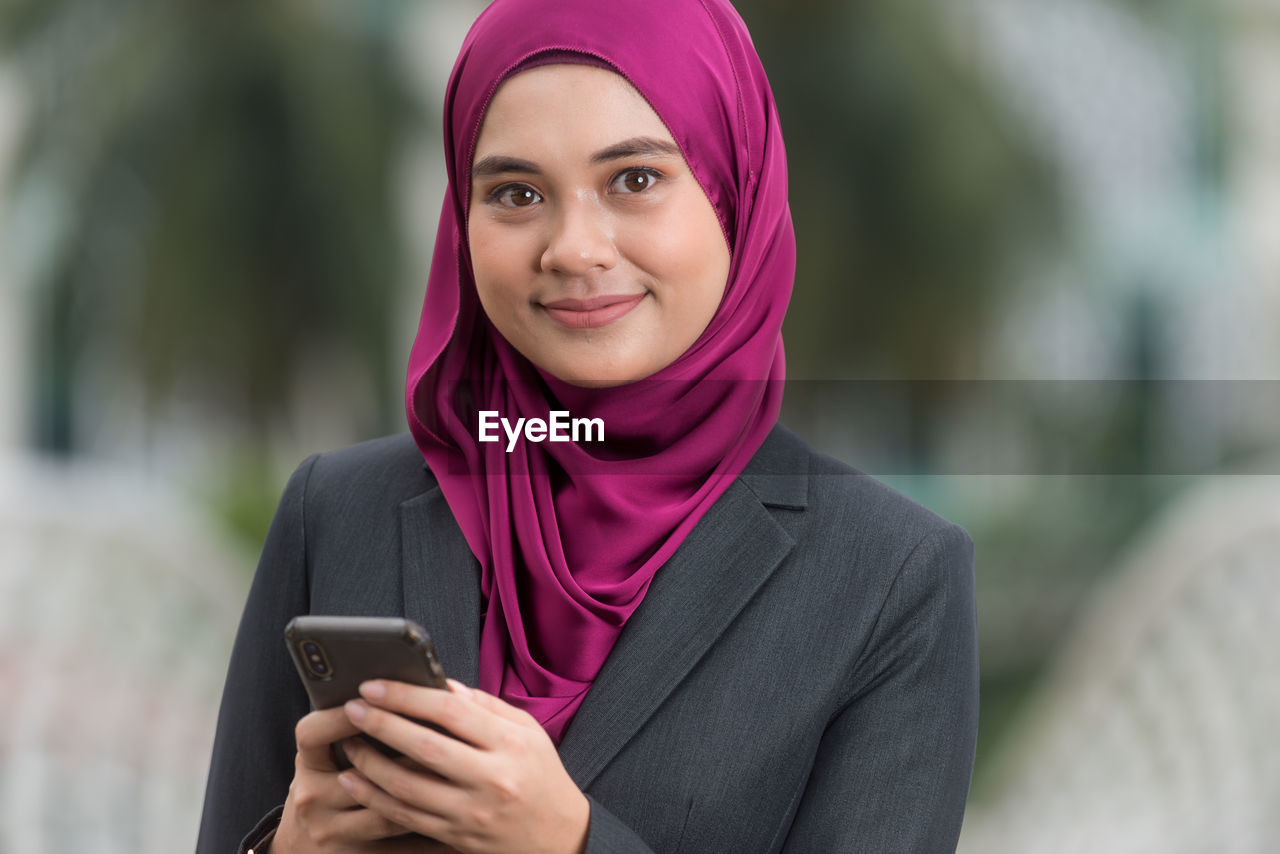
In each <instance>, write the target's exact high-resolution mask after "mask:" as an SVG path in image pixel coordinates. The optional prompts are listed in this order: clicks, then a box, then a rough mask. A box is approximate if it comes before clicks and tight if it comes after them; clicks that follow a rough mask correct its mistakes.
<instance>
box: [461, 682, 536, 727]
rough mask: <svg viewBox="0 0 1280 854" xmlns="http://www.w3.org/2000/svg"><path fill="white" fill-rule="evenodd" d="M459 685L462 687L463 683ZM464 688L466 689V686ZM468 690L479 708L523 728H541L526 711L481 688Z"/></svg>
mask: <svg viewBox="0 0 1280 854" xmlns="http://www.w3.org/2000/svg"><path fill="white" fill-rule="evenodd" d="M449 681H450V682H452V681H453V680H452V679H450V680H449ZM458 684H459V685H461V684H462V683H458ZM463 687H464V688H465V687H466V686H463ZM466 690H467V691H468V692H470V697H471V701H472V702H474V703H475V704H476V705H477V706H479V707H480V708H482V709H485V710H487V711H490V712H493V713H494V714H495V715H497V716H498V717H500V718H503V719H504V720H508V721H510V722H511V723H513V724H520V725H521V726H528V725H529V724H531V723H532V724H535V725H537V726H541V724H538V721H537V719H536V718H534V716H533V715H531V714H529V713H528V712H526V711H525V710H524V709H521V708H518V707H516V706H513V705H511V704H510V703H508V702H507V701H506V700H504V699H502V698H501V697H495V696H493V695H492V694H487V693H485V692H484V691H481V690H480V689H479V688H467V689H466Z"/></svg>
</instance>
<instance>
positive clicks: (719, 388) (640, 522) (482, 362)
mask: <svg viewBox="0 0 1280 854" xmlns="http://www.w3.org/2000/svg"><path fill="white" fill-rule="evenodd" d="M549 53H550V55H548V54H549ZM548 61H555V62H584V63H588V64H593V65H603V66H604V67H607V68H611V69H614V70H616V71H617V72H618V73H620V74H621V75H622V76H623V77H625V78H626V79H627V80H629V81H630V82H631V83H632V85H634V86H635V87H636V89H637V90H639V91H640V93H641V94H643V95H644V96H645V98H647V99H648V101H649V103H650V104H651V105H652V107H653V109H654V110H655V111H656V112H657V114H658V116H659V117H660V118H661V119H662V120H663V122H664V123H665V124H666V126H667V128H668V129H669V130H670V131H671V134H672V136H673V138H674V139H675V141H676V142H677V144H679V146H680V149H681V151H682V152H683V153H684V157H685V160H686V161H687V162H688V164H689V167H690V168H691V169H692V171H693V174H694V176H695V177H696V178H697V180H698V182H699V183H700V184H701V186H702V188H703V190H704V191H705V192H706V194H707V197H708V198H709V199H710V201H711V204H712V206H713V207H714V208H715V211H716V214H717V216H718V217H719V220H720V223H721V225H722V226H723V228H724V232H725V236H726V239H727V240H728V243H729V248H730V253H731V257H732V262H731V266H730V270H729V280H728V283H727V286H726V289H725V293H724V297H723V298H722V300H721V303H720V306H719V308H718V309H717V311H716V314H715V316H714V317H713V319H712V321H711V323H710V325H709V326H708V327H707V329H706V331H705V332H704V333H703V334H702V336H701V337H700V338H699V339H698V340H697V341H696V342H695V343H694V344H693V346H691V347H690V348H689V350H687V351H686V352H685V353H684V354H683V355H682V356H681V357H679V358H678V359H676V361H675V362H673V363H672V364H670V365H668V366H667V367H666V368H664V369H662V370H661V371H659V372H658V373H657V374H655V375H654V376H652V377H650V378H649V379H646V380H642V381H640V382H637V383H632V384H630V385H626V386H621V387H617V388H612V389H584V388H578V387H574V386H571V385H568V384H566V383H564V382H561V381H559V380H557V379H556V378H555V377H553V376H551V375H549V374H546V373H545V372H543V371H540V370H539V369H538V368H537V367H536V366H534V365H532V364H531V363H529V362H528V361H527V360H526V359H525V358H524V357H523V356H521V355H520V354H519V353H518V352H517V351H516V350H515V349H514V348H513V347H511V345H510V344H508V343H507V342H506V341H505V340H504V339H503V338H502V337H501V335H499V334H498V333H497V332H496V331H495V330H494V328H493V327H492V326H491V325H490V324H489V322H488V320H487V319H486V318H485V316H484V313H483V311H482V309H481V308H480V304H479V300H478V297H477V296H476V290H475V284H474V280H473V278H472V271H471V256H470V249H469V247H468V244H467V232H466V222H467V206H468V199H469V196H470V168H471V159H472V155H473V153H474V149H475V143H476V138H477V136H478V135H479V131H480V122H481V119H482V118H483V116H484V111H485V108H486V107H487V105H488V103H489V100H490V99H491V98H492V96H493V94H494V91H495V90H496V89H497V88H498V85H499V84H500V83H501V82H502V81H503V80H504V79H505V78H506V77H507V76H509V75H511V74H512V73H514V72H516V71H520V70H524V69H525V68H528V67H531V66H533V65H538V64H544V63H546V62H548ZM444 132H445V153H446V159H447V162H448V167H449V188H448V192H447V193H446V196H445V201H444V208H443V210H442V211H441V214H440V228H439V231H438V233H437V235H436V247H435V255H434V258H433V261H432V265H431V274H430V277H429V279H428V283H427V293H426V300H425V303H424V305H423V309H422V319H421V322H420V325H419V328H418V335H417V339H416V340H415V341H414V345H413V352H412V355H411V357H410V360H409V377H408V387H407V393H406V408H407V410H408V417H409V426H410V429H411V430H412V432H413V436H414V438H415V440H416V441H417V444H418V447H419V448H420V449H421V451H422V455H423V457H424V458H425V459H426V462H427V464H428V465H429V466H430V468H431V470H432V471H433V472H434V473H435V475H436V477H437V478H438V480H439V482H440V486H441V488H442V490H443V491H444V496H445V499H446V500H447V501H448V503H449V507H450V509H451V510H452V511H453V515H454V516H455V518H456V519H457V521H458V524H459V526H460V527H461V528H462V532H463V534H464V535H465V536H466V539H467V542H468V544H469V545H470V547H471V550H472V552H473V553H474V554H475V556H476V558H477V559H478V560H479V562H480V566H481V592H482V594H483V597H484V602H485V613H484V615H483V617H482V621H481V622H482V624H481V633H480V687H481V688H482V689H484V690H486V691H488V692H490V693H495V694H498V695H499V696H501V697H503V698H504V699H506V700H507V701H508V702H510V703H513V704H515V705H517V706H519V707H521V708H524V709H525V710H527V711H528V712H530V713H531V714H532V715H533V716H534V717H535V718H537V719H538V720H539V721H540V722H541V723H542V725H543V726H544V728H545V729H546V730H547V732H548V733H549V734H550V735H551V737H552V738H553V739H554V740H556V741H557V742H558V741H559V740H560V738H561V736H562V735H563V733H564V730H565V728H566V727H567V726H568V724H569V722H570V721H571V720H572V719H573V715H574V713H575V712H576V711H577V709H578V707H579V705H580V704H581V703H582V699H583V697H584V696H585V695H586V693H587V691H588V689H590V687H591V684H592V681H593V680H594V679H595V677H596V674H597V673H598V672H599V671H600V668H601V666H602V665H603V664H604V661H605V659H606V658H607V657H608V655H609V652H610V650H612V649H613V645H614V643H615V642H616V640H617V639H618V636H619V634H620V633H621V631H622V629H623V626H624V625H626V622H627V620H628V618H629V617H630V616H631V614H632V613H633V612H634V611H635V610H636V608H637V607H638V606H639V605H640V603H641V601H642V600H643V598H644V595H645V592H646V591H647V590H648V588H649V584H650V582H651V581H652V580H653V577H654V574H655V573H656V572H658V570H659V568H660V567H661V566H662V565H663V564H664V563H665V562H666V561H667V559H668V558H669V557H671V555H672V553H673V552H675V550H676V549H677V548H678V547H679V545H680V544H681V543H682V542H683V541H684V539H685V537H686V536H687V535H688V534H689V532H690V531H691V530H692V529H693V527H694V525H696V524H697V522H698V520H699V519H701V518H702V516H703V514H705V513H706V512H707V510H708V509H709V508H710V507H711V505H712V504H713V503H714V502H715V501H716V499H717V498H719V497H720V495H721V494H722V493H723V492H724V491H725V490H726V489H727V488H728V487H729V485H730V483H731V482H732V481H733V479H734V478H735V477H737V475H738V474H739V473H741V471H742V470H743V468H744V467H745V466H746V464H747V462H748V461H749V460H750V459H751V456H752V455H753V454H754V453H755V452H756V451H757V450H759V448H760V446H761V444H762V443H763V442H764V439H765V437H766V436H767V435H768V433H769V431H770V429H771V428H772V427H773V424H774V422H775V421H776V419H777V417H778V411H779V408H780V406H781V402H782V379H783V376H784V369H783V351H782V334H781V330H782V319H783V315H784V314H785V313H786V308H787V302H788V300H789V299H790V296H791V286H792V280H793V278H794V274H795V236H794V233H793V231H792V226H791V213H790V210H789V208H788V206H787V171H786V156H785V152H784V150H783V146H782V134H781V131H780V129H779V127H778V115H777V110H776V108H775V106H774V102H773V95H772V92H771V91H770V90H769V84H768V81H767V80H766V79H765V74H764V69H763V68H762V67H761V65H760V60H759V58H758V57H757V56H756V53H755V49H754V47H753V46H752V44H751V39H750V36H749V35H748V33H747V29H746V26H745V25H744V24H743V22H742V19H741V18H739V17H738V14H737V12H736V11H735V10H734V9H733V7H732V6H731V5H730V4H729V2H728V0H496V2H494V3H493V4H492V5H490V6H489V7H488V8H487V9H486V10H485V11H484V12H483V13H482V14H481V15H480V17H479V19H478V20H477V21H476V22H475V24H474V25H473V26H472V28H471V31H470V33H468V35H467V38H466V40H465V41H464V42H463V45H462V51H461V53H460V54H459V56H458V61H457V64H456V65H455V66H454V69H453V74H452V76H451V77H450V80H449V87H448V90H447V92H446V95H445V104H444ZM479 410H497V411H498V412H500V413H501V414H502V415H503V416H504V417H506V418H508V419H509V420H511V421H513V422H514V420H515V419H516V418H518V417H526V418H527V417H538V418H543V419H546V418H547V417H548V413H549V411H550V410H568V411H569V412H570V413H571V414H572V416H573V417H575V418H576V417H589V418H600V419H602V420H603V422H604V425H605V441H604V442H597V443H550V442H543V443H531V442H527V441H525V440H524V439H523V438H521V439H520V440H519V441H518V444H517V445H516V447H515V448H514V449H513V450H512V451H511V452H510V453H508V452H507V451H506V442H505V441H503V442H499V443H487V442H486V443H480V442H478V440H477V427H478V415H477V412H478V411H479ZM709 569H710V568H709Z"/></svg>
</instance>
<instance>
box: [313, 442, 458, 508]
mask: <svg viewBox="0 0 1280 854" xmlns="http://www.w3.org/2000/svg"><path fill="white" fill-rule="evenodd" d="M308 463H310V466H309V471H308V472H307V478H306V493H307V503H308V506H310V507H316V509H319V508H318V507H317V505H319V506H321V507H322V506H324V505H325V504H327V503H330V502H337V503H338V504H340V505H344V506H347V507H350V506H352V505H360V504H363V505H374V506H386V505H388V504H394V505H399V504H400V503H401V502H403V501H407V500H408V499H410V498H413V497H415V496H418V495H421V494H422V493H424V492H427V491H429V490H431V489H434V488H436V486H437V483H436V479H435V476H434V475H432V473H431V470H430V469H428V468H427V466H426V463H425V462H424V461H423V459H422V454H421V453H420V452H419V451H418V446H417V445H416V444H414V441H413V437H412V436H410V435H409V434H408V433H401V434H397V435H394V436H385V437H383V438H380V439H372V440H370V441H367V442H361V443H360V444H358V445H351V446H349V447H346V448H342V449H340V450H336V451H329V452H327V453H323V454H318V455H316V456H313V457H311V458H310V460H308ZM307 467H308V465H307V463H304V464H303V466H302V467H301V468H303V469H305V468H307Z"/></svg>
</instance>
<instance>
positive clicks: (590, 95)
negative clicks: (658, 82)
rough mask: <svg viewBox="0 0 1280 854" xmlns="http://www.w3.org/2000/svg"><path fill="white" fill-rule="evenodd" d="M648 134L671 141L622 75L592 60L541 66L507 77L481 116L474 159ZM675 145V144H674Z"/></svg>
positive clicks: (585, 145)
mask: <svg viewBox="0 0 1280 854" xmlns="http://www.w3.org/2000/svg"><path fill="white" fill-rule="evenodd" d="M633 138H647V139H652V140H658V141H661V142H665V143H670V144H671V145H672V146H674V145H675V142H674V140H673V139H672V136H671V134H670V132H669V131H668V130H667V127H666V125H665V124H664V123H663V121H662V119H661V118H660V117H659V116H658V114H657V113H656V112H654V110H653V108H652V107H651V106H650V105H649V102H648V101H647V100H646V99H645V98H644V96H643V95H641V94H640V92H639V91H638V90H637V89H636V88H635V87H634V86H633V85H632V84H631V83H630V82H629V81H628V80H627V79H626V78H625V77H623V76H622V75H620V74H618V73H616V72H613V71H609V70H607V69H604V68H600V67H596V66H592V65H575V64H564V63H558V64H554V65H540V66H537V67H535V68H532V69H528V70H525V71H521V72H519V73H517V74H514V75H512V76H511V77H508V78H507V79H506V80H504V81H503V82H502V84H501V85H500V86H499V87H498V89H497V91H496V92H495V93H494V95H493V98H492V99H491V100H490V102H489V105H488V107H487V109H486V110H485V114H484V116H483V118H482V120H481V124H480V129H479V133H478V137H477V144H476V148H475V151H474V152H473V161H476V162H478V161H479V160H481V159H483V158H484V157H487V156H489V155H491V154H494V153H510V152H509V151H506V149H510V148H512V147H518V148H520V149H534V150H537V149H540V148H548V147H555V146H564V145H566V144H569V145H572V146H574V147H575V148H591V147H592V146H595V148H591V150H592V151H595V150H596V148H599V147H601V146H606V145H611V144H613V143H616V142H618V141H620V140H625V139H633ZM677 150H678V149H677Z"/></svg>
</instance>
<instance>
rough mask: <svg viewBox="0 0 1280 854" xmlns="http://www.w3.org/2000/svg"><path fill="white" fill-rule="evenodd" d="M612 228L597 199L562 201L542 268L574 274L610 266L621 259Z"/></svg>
mask: <svg viewBox="0 0 1280 854" xmlns="http://www.w3.org/2000/svg"><path fill="white" fill-rule="evenodd" d="M612 232H613V230H612V227H611V226H610V223H609V222H608V217H607V214H606V213H605V212H604V211H602V210H601V209H600V204H599V201H598V200H596V199H593V198H589V197H588V198H575V199H572V200H570V201H568V202H567V203H564V204H562V205H561V206H560V210H559V211H558V216H556V218H555V220H554V226H553V230H552V232H551V234H550V236H549V237H548V239H547V247H546V249H545V250H543V253H542V259H541V263H542V269H543V270H544V271H545V272H556V273H563V274H566V275H571V276H578V275H584V274H586V273H588V272H590V271H591V270H595V269H600V270H608V269H609V268H611V267H613V266H614V265H615V264H617V263H618V250H617V247H616V246H615V245H614V242H613V233H612Z"/></svg>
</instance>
